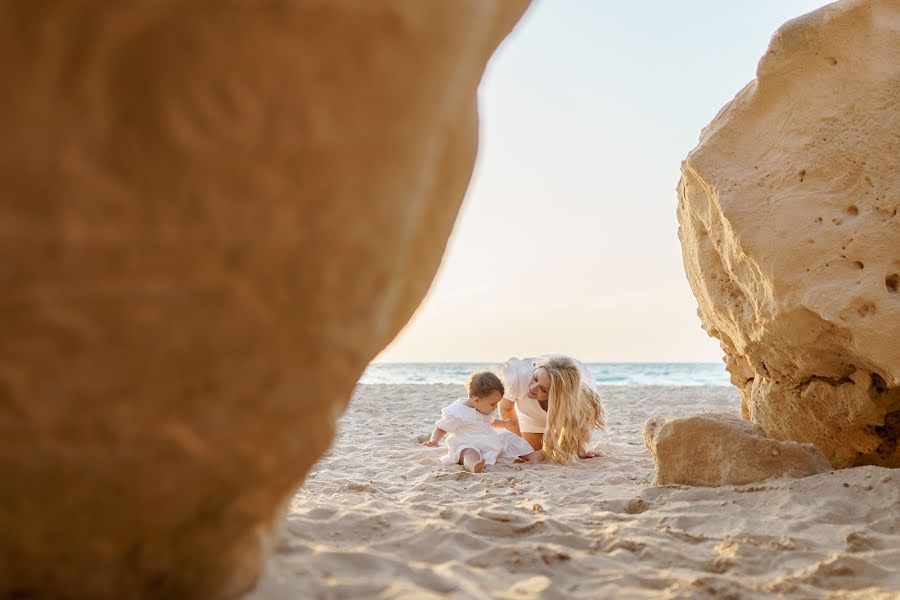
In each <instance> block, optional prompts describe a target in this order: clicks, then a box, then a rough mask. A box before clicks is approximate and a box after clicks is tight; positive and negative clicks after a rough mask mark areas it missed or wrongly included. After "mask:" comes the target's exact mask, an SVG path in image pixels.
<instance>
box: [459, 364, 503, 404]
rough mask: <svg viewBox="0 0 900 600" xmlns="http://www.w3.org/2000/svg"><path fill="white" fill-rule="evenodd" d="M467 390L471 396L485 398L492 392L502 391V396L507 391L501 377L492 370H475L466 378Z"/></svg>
mask: <svg viewBox="0 0 900 600" xmlns="http://www.w3.org/2000/svg"><path fill="white" fill-rule="evenodd" d="M466 390H468V392H469V397H470V398H484V397H486V396H488V395H490V393H491V392H500V395H501V396H502V395H503V394H504V392H505V391H506V390H505V389H504V388H503V382H501V381H500V378H499V377H497V376H496V375H495V374H493V373H491V372H490V371H474V372H473V373H472V374H471V375H469V378H468V379H467V380H466Z"/></svg>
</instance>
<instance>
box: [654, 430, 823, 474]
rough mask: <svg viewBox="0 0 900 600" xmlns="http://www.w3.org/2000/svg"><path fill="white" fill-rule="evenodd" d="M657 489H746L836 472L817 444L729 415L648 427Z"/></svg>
mask: <svg viewBox="0 0 900 600" xmlns="http://www.w3.org/2000/svg"><path fill="white" fill-rule="evenodd" d="M644 443H645V444H646V445H647V448H648V449H649V450H650V453H651V454H652V455H653V460H654V462H655V463H656V484H657V485H672V484H679V485H702V486H720V485H740V484H744V483H752V482H754V481H763V480H765V479H770V478H772V477H807V476H809V475H815V474H816V473H823V472H825V471H828V470H830V469H831V465H830V464H829V463H828V460H827V459H826V458H825V455H824V454H822V453H821V452H820V451H819V450H818V449H817V448H816V447H815V446H813V445H812V444H802V443H799V442H781V441H777V440H773V439H770V438H767V437H765V434H764V432H763V430H762V428H761V427H760V426H759V425H756V424H754V423H750V422H748V421H745V420H743V419H741V418H740V417H738V416H737V415H731V414H727V413H707V414H699V415H691V416H689V417H679V418H675V419H668V420H667V419H663V418H661V417H653V418H651V419H650V420H648V421H647V422H646V423H645V424H644Z"/></svg>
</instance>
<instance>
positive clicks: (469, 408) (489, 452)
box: [423, 371, 544, 473]
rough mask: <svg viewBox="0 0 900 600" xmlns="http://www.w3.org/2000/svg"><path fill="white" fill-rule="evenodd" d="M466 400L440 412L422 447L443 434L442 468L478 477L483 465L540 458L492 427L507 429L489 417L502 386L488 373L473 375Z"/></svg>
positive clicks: (511, 435) (513, 437) (513, 436)
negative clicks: (459, 469) (458, 466)
mask: <svg viewBox="0 0 900 600" xmlns="http://www.w3.org/2000/svg"><path fill="white" fill-rule="evenodd" d="M466 388H467V389H468V392H469V397H468V398H460V399H459V400H457V401H456V402H454V403H453V404H451V405H450V406H448V407H446V408H444V409H443V410H441V418H440V419H439V420H438V421H437V422H436V423H435V424H434V431H433V432H432V433H431V439H430V440H428V441H427V442H424V444H423V445H425V446H437V445H438V444H439V443H440V441H441V438H442V437H444V435H445V434H447V433H449V434H450V435H449V436H447V455H446V456H444V457H443V458H442V459H441V462H442V463H444V464H445V465H455V464H462V465H463V468H465V470H466V471H469V472H470V473H481V472H482V471H483V470H484V466H485V465H492V464H494V463H498V462H499V463H511V462H515V461H516V460H517V459H520V458H521V459H523V460H527V461H529V462H538V461H540V460H541V459H543V457H544V454H543V452H541V451H540V450H538V451H535V450H534V448H532V447H531V444H529V443H528V442H526V441H525V440H523V439H522V438H520V437H519V436H517V435H516V434H514V433H510V432H509V431H504V432H501V433H498V432H497V431H495V430H494V429H493V426H499V427H507V426H509V425H510V422H509V421H505V420H502V419H494V418H493V417H492V416H491V415H493V414H494V410H495V409H496V408H497V404H499V403H500V400H501V399H502V398H503V384H502V383H501V382H500V378H499V377H497V376H496V375H494V374H493V373H491V372H490V371H476V372H474V373H472V374H471V375H469V380H468V381H467V382H466Z"/></svg>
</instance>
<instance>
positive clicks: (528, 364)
mask: <svg viewBox="0 0 900 600" xmlns="http://www.w3.org/2000/svg"><path fill="white" fill-rule="evenodd" d="M533 371H534V359H533V358H516V357H512V358H510V359H508V360H507V361H506V362H505V363H503V364H502V365H500V373H499V375H500V379H502V380H503V385H504V386H505V387H506V392H505V393H504V394H503V395H504V396H505V397H506V398H509V399H511V400H515V399H516V398H518V397H519V396H520V395H521V392H522V390H524V389H525V388H527V387H528V379H529V378H530V377H531V373H532V372H533Z"/></svg>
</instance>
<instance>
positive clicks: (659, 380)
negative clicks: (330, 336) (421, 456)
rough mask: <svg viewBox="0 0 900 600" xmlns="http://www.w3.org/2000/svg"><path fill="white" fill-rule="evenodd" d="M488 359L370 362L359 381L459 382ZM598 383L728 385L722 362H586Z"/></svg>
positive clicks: (490, 366) (493, 365)
mask: <svg viewBox="0 0 900 600" xmlns="http://www.w3.org/2000/svg"><path fill="white" fill-rule="evenodd" d="M498 365H499V363H498V364H490V363H372V364H370V365H369V366H368V368H367V369H366V371H365V373H363V376H362V378H360V380H359V382H360V383H382V384H395V383H419V384H427V383H458V384H463V383H465V381H466V377H467V376H468V374H469V373H471V372H472V371H474V370H475V369H485V368H487V369H492V368H496V367H497V366H498ZM587 366H588V368H589V369H590V370H591V374H593V376H594V379H595V380H596V382H597V383H598V384H600V385H730V383H729V381H728V373H727V372H726V371H725V365H724V364H723V363H587Z"/></svg>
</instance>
